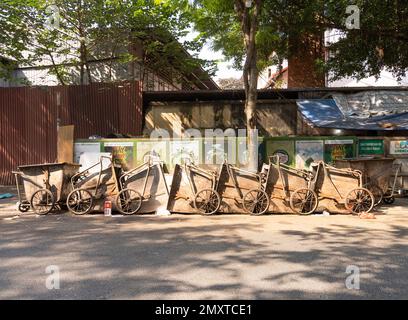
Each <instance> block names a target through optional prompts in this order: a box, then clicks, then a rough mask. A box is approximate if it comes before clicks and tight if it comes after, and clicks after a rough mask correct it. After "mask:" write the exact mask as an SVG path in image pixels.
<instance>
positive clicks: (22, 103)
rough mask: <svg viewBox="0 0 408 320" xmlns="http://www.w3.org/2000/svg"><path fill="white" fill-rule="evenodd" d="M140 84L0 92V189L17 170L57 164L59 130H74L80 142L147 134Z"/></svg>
mask: <svg viewBox="0 0 408 320" xmlns="http://www.w3.org/2000/svg"><path fill="white" fill-rule="evenodd" d="M142 113H143V111H142V85H141V84H140V83H139V82H123V83H112V84H104V83H98V84H92V85H87V86H57V87H21V88H0V184H11V183H13V181H14V180H13V176H12V174H11V171H12V170H15V169H16V168H17V166H19V165H24V164H35V163H45V162H54V161H56V158H57V145H56V144H57V125H58V122H59V124H60V125H74V126H75V138H76V139H81V138H82V139H85V138H88V137H89V136H91V135H100V136H106V135H107V134H110V133H122V134H129V135H133V136H137V135H140V134H141V133H142V116H143V114H142Z"/></svg>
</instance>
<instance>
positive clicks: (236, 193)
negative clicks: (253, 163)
mask: <svg viewBox="0 0 408 320" xmlns="http://www.w3.org/2000/svg"><path fill="white" fill-rule="evenodd" d="M268 174H269V172H268V170H264V171H263V172H261V173H255V172H251V171H247V170H244V169H241V168H238V167H235V166H233V165H231V164H229V163H228V162H227V161H225V162H224V164H223V165H222V168H221V173H220V179H219V180H220V181H219V186H218V190H219V192H220V195H221V199H222V203H221V209H222V212H224V213H246V214H248V213H249V214H253V215H261V214H264V213H266V212H267V211H268V207H269V198H268V195H267V194H266V192H265V188H266V184H267V181H268Z"/></svg>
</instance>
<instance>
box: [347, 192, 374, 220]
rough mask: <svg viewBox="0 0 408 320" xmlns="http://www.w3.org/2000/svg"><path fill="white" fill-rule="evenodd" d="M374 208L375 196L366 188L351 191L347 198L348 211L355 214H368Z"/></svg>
mask: <svg viewBox="0 0 408 320" xmlns="http://www.w3.org/2000/svg"><path fill="white" fill-rule="evenodd" d="M373 207H374V196H373V194H372V193H371V192H370V191H369V190H367V189H365V188H356V189H353V190H351V191H350V192H349V193H348V194H347V196H346V209H347V210H349V211H350V212H352V213H354V214H361V213H368V212H370V211H371V210H372V209H373Z"/></svg>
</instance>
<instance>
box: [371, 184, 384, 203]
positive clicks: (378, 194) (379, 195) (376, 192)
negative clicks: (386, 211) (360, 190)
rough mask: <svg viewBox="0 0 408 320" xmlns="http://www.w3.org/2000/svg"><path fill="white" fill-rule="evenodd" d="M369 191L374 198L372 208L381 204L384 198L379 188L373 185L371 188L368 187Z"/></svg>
mask: <svg viewBox="0 0 408 320" xmlns="http://www.w3.org/2000/svg"><path fill="white" fill-rule="evenodd" d="M369 190H370V191H371V193H372V194H373V196H374V207H376V206H378V205H379V204H381V202H382V200H383V196H384V193H383V191H382V190H381V188H380V187H379V186H376V185H373V186H370V188H369Z"/></svg>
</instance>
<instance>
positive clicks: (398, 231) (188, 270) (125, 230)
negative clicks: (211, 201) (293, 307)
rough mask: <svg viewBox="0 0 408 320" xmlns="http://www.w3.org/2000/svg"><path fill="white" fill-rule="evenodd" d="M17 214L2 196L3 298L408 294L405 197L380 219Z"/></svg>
mask: <svg viewBox="0 0 408 320" xmlns="http://www.w3.org/2000/svg"><path fill="white" fill-rule="evenodd" d="M15 214H16V212H15V211H14V209H13V207H12V206H10V204H9V203H6V202H4V200H3V201H0V299H5V298H11V299H20V298H23V299H39V298H45V299H62V298H63V299H121V298H124V299H191V298H192V299H253V298H254V299H283V298H292V299H304V298H317V299H331V298H357V299H361V298H380V299H389V298H397V299H398V298H403V299H407V298H408V261H407V253H408V239H407V237H408V201H407V200H404V201H402V200H399V201H398V202H397V204H396V205H395V206H394V207H391V208H385V209H383V210H381V211H380V212H379V214H378V216H377V219H376V220H360V219H358V218H356V217H353V216H310V217H299V216H287V215H286V216H276V215H275V216H262V217H250V216H239V215H231V216H226V215H225V216H214V217H201V216H186V215H184V216H183V215H173V216H170V217H157V216H134V217H112V218H105V217H103V216H88V217H73V216H71V215H69V214H59V215H51V216H46V217H35V216H33V215H28V216H25V217H19V218H13V216H14V215H15ZM50 265H56V266H58V267H59V270H60V289H59V290H48V289H47V288H46V285H45V284H46V279H47V276H49V274H46V272H45V270H46V268H47V266H50ZM349 265H355V266H358V267H359V269H360V289H359V290H351V289H347V288H346V285H345V280H346V277H347V276H348V274H346V268H347V266H349ZM54 283H55V282H54ZM354 284H356V283H355V282H354Z"/></svg>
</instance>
